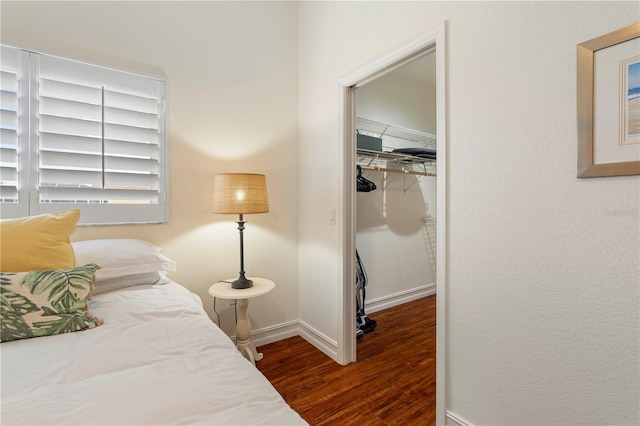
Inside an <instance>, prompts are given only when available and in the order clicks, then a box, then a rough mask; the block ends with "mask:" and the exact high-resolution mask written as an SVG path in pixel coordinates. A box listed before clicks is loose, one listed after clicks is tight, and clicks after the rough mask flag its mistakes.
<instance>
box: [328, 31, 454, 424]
mask: <svg viewBox="0 0 640 426" xmlns="http://www.w3.org/2000/svg"><path fill="white" fill-rule="evenodd" d="M445 35H446V21H443V22H442V23H441V24H440V25H439V26H438V27H436V28H435V29H433V30H432V31H430V32H428V33H426V34H425V35H423V36H422V37H420V38H418V39H416V40H413V41H411V42H409V43H407V44H405V45H403V46H400V47H398V48H396V49H394V50H391V51H390V52H387V53H386V54H384V55H382V56H380V57H378V58H376V59H374V60H372V61H370V62H369V63H367V64H364V65H363V66H361V67H359V68H358V69H356V70H354V71H353V72H350V73H349V74H347V75H345V76H344V77H343V78H341V79H340V82H339V84H340V90H339V93H340V104H339V107H340V114H339V121H340V133H341V139H342V141H343V149H342V150H341V151H340V156H341V157H342V158H341V163H342V165H343V166H342V170H343V172H342V176H341V182H340V183H341V184H340V185H339V197H338V198H339V199H338V209H339V212H340V215H341V217H342V220H341V221H340V224H339V229H338V232H339V236H340V239H341V246H340V251H341V253H340V255H341V258H342V264H341V265H340V266H341V269H342V271H341V272H342V273H341V274H340V275H341V276H342V291H341V293H340V295H339V296H340V297H339V299H340V300H339V301H340V303H341V307H342V310H341V312H342V317H341V318H339V326H338V348H337V357H338V359H337V361H338V362H339V363H340V364H343V365H345V364H348V363H350V362H354V361H355V360H356V337H355V317H356V312H355V310H356V306H355V305H356V303H355V291H354V289H355V287H354V281H355V192H356V190H355V188H356V186H355V178H356V176H355V166H354V164H355V151H356V142H355V133H356V132H355V113H356V112H355V91H356V89H355V88H356V87H357V86H358V85H363V84H365V83H368V82H370V81H372V80H374V79H376V78H378V77H380V76H382V75H384V74H386V73H388V72H390V71H392V70H394V69H395V68H397V67H399V66H401V65H403V64H405V63H407V62H409V61H411V60H412V59H414V58H417V57H419V56H421V55H423V54H424V53H426V52H428V51H431V50H432V49H434V48H435V52H436V53H435V54H436V123H437V124H436V125H437V135H436V136H437V142H436V149H437V153H438V156H437V160H436V165H437V173H438V178H437V183H436V185H437V190H436V191H437V195H436V200H437V218H438V221H437V228H436V229H437V236H436V254H437V263H436V275H437V278H436V293H437V302H436V309H437V314H436V317H437V318H436V321H437V324H436V333H437V335H436V346H437V347H436V424H438V425H444V424H445V410H446V406H447V405H446V400H445V397H446V392H445V384H446V359H447V358H446V352H445V349H446V340H445V339H446V330H447V324H446V316H445V307H446V296H447V275H446V273H447V270H446V268H447V249H446V247H447V244H446V243H447V212H448V209H447V197H446V189H447V181H446V177H447V168H446V165H447V117H446V113H447V108H446V99H447V93H446V89H447V84H446V50H447V46H446V39H445Z"/></svg>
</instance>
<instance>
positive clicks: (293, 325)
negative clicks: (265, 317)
mask: <svg viewBox="0 0 640 426" xmlns="http://www.w3.org/2000/svg"><path fill="white" fill-rule="evenodd" d="M299 334H300V324H299V323H298V321H289V322H285V323H282V324H278V325H274V326H271V327H265V328H261V329H259V330H252V331H251V341H252V342H253V344H254V345H256V346H262V345H267V344H269V343H273V342H277V341H278V340H283V339H288V338H289V337H293V336H298V335H299ZM233 339H234V341H235V336H233Z"/></svg>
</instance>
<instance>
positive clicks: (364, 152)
mask: <svg viewBox="0 0 640 426" xmlns="http://www.w3.org/2000/svg"><path fill="white" fill-rule="evenodd" d="M356 164H358V165H359V166H360V167H362V170H372V171H377V172H389V173H403V174H409V175H417V176H436V160H431V159H427V158H421V157H416V156H413V155H407V154H399V153H396V152H385V151H372V150H368V149H357V150H356Z"/></svg>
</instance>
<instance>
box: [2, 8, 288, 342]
mask: <svg viewBox="0 0 640 426" xmlns="http://www.w3.org/2000/svg"><path fill="white" fill-rule="evenodd" d="M1 19H2V22H1V23H2V25H1V39H2V42H3V43H10V44H16V45H18V46H21V47H25V48H29V49H33V50H40V51H45V52H49V53H53V54H58V55H60V56H64V57H69V58H74V59H85V60H89V61H92V62H99V63H102V64H104V65H108V66H119V65H121V64H123V63H124V64H127V63H131V62H134V63H135V66H134V68H135V67H138V66H139V65H140V64H142V66H141V68H158V67H159V68H163V69H164V71H165V73H166V75H167V78H168V81H169V143H170V191H171V192H170V222H169V223H168V224H164V225H145V226H118V227H99V228H96V227H90V228H81V229H78V231H77V232H76V234H75V235H74V239H76V240H84V239H91V238H115V237H134V238H143V239H147V240H149V241H151V242H153V243H156V244H158V245H160V246H162V247H164V248H165V253H166V254H167V255H168V256H169V257H171V258H173V259H175V260H176V261H177V262H178V271H177V272H176V273H172V274H170V277H171V278H173V279H175V280H176V281H178V282H180V283H182V284H184V285H186V286H187V287H188V288H190V289H191V290H193V291H194V292H196V293H198V294H199V295H200V296H201V297H202V298H203V301H204V302H205V306H206V308H207V310H208V311H209V312H210V313H211V305H212V299H211V298H210V297H209V296H208V295H207V289H208V287H209V285H211V284H212V283H214V282H215V281H217V280H219V279H224V278H228V277H234V276H237V274H238V270H239V242H238V240H239V237H238V231H237V225H236V224H235V223H234V222H233V220H237V217H234V216H225V215H214V214H212V213H211V200H212V189H213V180H214V176H215V175H216V174H218V173H221V172H255V173H264V174H266V176H267V185H268V190H269V201H270V209H271V211H270V212H269V213H266V214H261V215H247V216H245V219H247V220H248V224H247V226H246V228H247V229H246V231H245V267H246V270H247V274H248V275H249V276H251V275H257V276H264V277H269V278H271V279H273V280H274V281H275V282H276V283H277V288H276V290H275V291H274V292H273V293H272V294H269V295H266V296H264V297H262V298H260V299H259V300H256V301H255V302H252V304H251V308H250V312H249V313H250V316H251V320H252V322H253V328H254V329H256V330H259V329H262V328H265V327H268V326H274V325H278V324H282V323H286V322H288V321H294V320H296V319H297V317H298V309H297V298H298V282H297V269H298V267H297V263H298V259H297V240H298V231H297V217H298V212H297V206H298V196H297V192H298V184H297V181H298V168H297V155H298V154H297V150H298V148H297V146H298V138H297V123H298V119H297V62H296V55H297V42H296V32H297V26H296V22H297V5H296V4H295V3H287V2H280V3H277V2H276V3H259V2H257V3H251V2H247V3H231V2H55V1H54V2H5V1H3V2H2V18H1ZM147 65H150V67H149V66H147ZM222 306H224V303H223V304H221V305H220V307H222ZM105 320H106V321H108V318H105ZM222 325H223V326H224V328H225V330H226V331H228V332H229V333H233V322H232V318H231V317H230V316H229V317H228V321H226V322H225V321H223V324H222Z"/></svg>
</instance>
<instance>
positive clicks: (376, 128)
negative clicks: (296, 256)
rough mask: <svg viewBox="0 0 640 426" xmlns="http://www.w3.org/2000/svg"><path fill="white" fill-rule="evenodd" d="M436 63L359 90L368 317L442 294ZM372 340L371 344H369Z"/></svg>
mask: <svg viewBox="0 0 640 426" xmlns="http://www.w3.org/2000/svg"><path fill="white" fill-rule="evenodd" d="M433 56H434V55H427V56H425V57H423V58H420V59H418V60H416V61H414V62H411V63H409V64H407V65H404V66H402V67H400V68H399V69H397V70H394V71H393V72H391V73H389V74H387V75H385V76H383V77H380V78H379V79H377V80H375V81H373V82H370V83H367V84H366V85H364V86H362V87H358V89H357V92H356V96H357V102H356V115H357V118H356V130H357V133H358V135H357V139H358V144H357V149H356V164H357V168H358V174H359V175H360V176H361V178H363V179H364V180H366V181H369V182H371V183H372V185H373V186H374V187H375V189H373V190H369V191H364V190H361V191H358V192H357V195H356V248H357V251H358V255H359V257H360V259H361V262H362V266H363V267H364V269H365V271H366V278H367V279H366V287H365V294H366V298H365V311H366V313H367V315H368V317H369V318H371V319H373V320H375V311H377V310H381V309H385V308H387V307H391V306H396V305H399V304H402V303H404V302H407V301H410V300H414V299H417V298H420V297H424V296H427V295H430V294H434V293H435V288H436V287H435V283H436V274H435V271H436V221H437V218H436V179H437V169H436V156H437V153H436V136H435V134H436V128H435V122H436V117H435V79H432V77H431V76H432V75H433V74H435V63H434V60H433V59H434V58H433ZM364 338H366V336H365V337H364Z"/></svg>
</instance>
